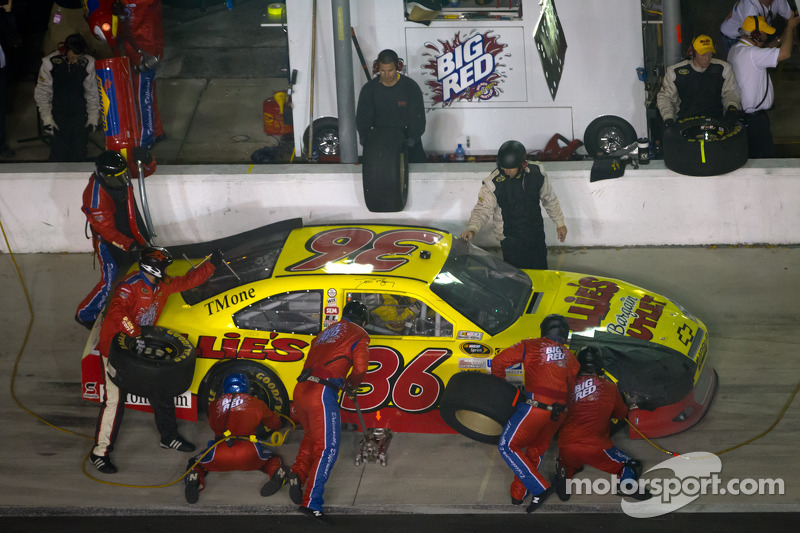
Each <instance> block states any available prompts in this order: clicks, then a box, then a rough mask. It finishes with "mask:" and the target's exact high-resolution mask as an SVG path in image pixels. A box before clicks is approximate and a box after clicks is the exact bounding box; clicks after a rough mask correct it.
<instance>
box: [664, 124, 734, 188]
mask: <svg viewBox="0 0 800 533" xmlns="http://www.w3.org/2000/svg"><path fill="white" fill-rule="evenodd" d="M663 143H664V165H665V166H666V167H667V168H668V169H670V170H672V171H673V172H677V173H678V174H685V175H687V176H718V175H720V174H727V173H728V172H733V171H734V170H736V169H737V168H739V167H741V166H742V165H744V164H745V163H746V162H747V132H746V131H745V128H744V126H743V125H742V124H741V123H739V122H737V123H736V125H734V126H731V125H729V124H727V123H725V122H724V121H722V120H718V119H715V118H711V117H691V118H685V119H681V120H678V121H677V123H676V125H675V126H674V127H672V128H669V129H667V130H666V131H665V132H664V140H663Z"/></svg>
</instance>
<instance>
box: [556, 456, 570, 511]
mask: <svg viewBox="0 0 800 533" xmlns="http://www.w3.org/2000/svg"><path fill="white" fill-rule="evenodd" d="M553 485H555V486H556V494H558V498H559V499H560V500H561V501H562V502H566V501H568V500H569V497H570V494H569V493H568V492H567V469H566V467H564V466H561V465H557V467H556V475H555V479H554V480H553Z"/></svg>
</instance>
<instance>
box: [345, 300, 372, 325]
mask: <svg viewBox="0 0 800 533" xmlns="http://www.w3.org/2000/svg"><path fill="white" fill-rule="evenodd" d="M342 318H346V319H347V320H349V321H351V322H355V323H356V324H358V325H359V326H365V325H366V324H367V322H369V311H368V310H367V306H366V305H364V304H362V303H361V302H359V301H358V300H352V301H350V302H347V305H345V306H344V311H342Z"/></svg>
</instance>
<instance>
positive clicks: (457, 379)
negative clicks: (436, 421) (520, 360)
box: [439, 372, 517, 444]
mask: <svg viewBox="0 0 800 533" xmlns="http://www.w3.org/2000/svg"><path fill="white" fill-rule="evenodd" d="M516 396H517V388H516V387H515V386H514V385H512V384H511V383H509V382H508V381H506V380H504V379H502V378H499V377H497V376H493V375H491V374H484V373H482V372H459V373H458V374H455V375H454V376H453V377H452V378H450V381H449V382H448V383H447V387H445V390H444V394H442V399H441V401H440V402H439V414H440V415H441V417H442V419H443V420H444V421H445V422H446V423H447V425H448V426H450V427H451V428H453V429H454V430H456V431H458V432H459V433H461V434H462V435H464V436H465V437H469V438H471V439H472V440H476V441H478V442H482V443H484V444H497V443H498V442H499V441H500V435H501V434H502V433H503V429H504V428H505V425H506V423H507V422H508V419H509V418H511V415H513V414H514V411H515V409H516V408H515V407H514V398H515V397H516Z"/></svg>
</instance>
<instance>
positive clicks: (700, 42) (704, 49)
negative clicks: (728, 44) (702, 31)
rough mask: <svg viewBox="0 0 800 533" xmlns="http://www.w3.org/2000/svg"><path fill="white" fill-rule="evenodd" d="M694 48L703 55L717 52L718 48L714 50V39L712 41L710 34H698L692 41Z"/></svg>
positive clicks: (698, 53)
mask: <svg viewBox="0 0 800 533" xmlns="http://www.w3.org/2000/svg"><path fill="white" fill-rule="evenodd" d="M692 48H694V51H695V52H696V53H697V55H703V54H705V53H708V52H711V53H712V54H713V53H714V52H716V50H714V41H712V40H711V37H709V36H708V35H698V36H697V38H695V40H694V41H692Z"/></svg>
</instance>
